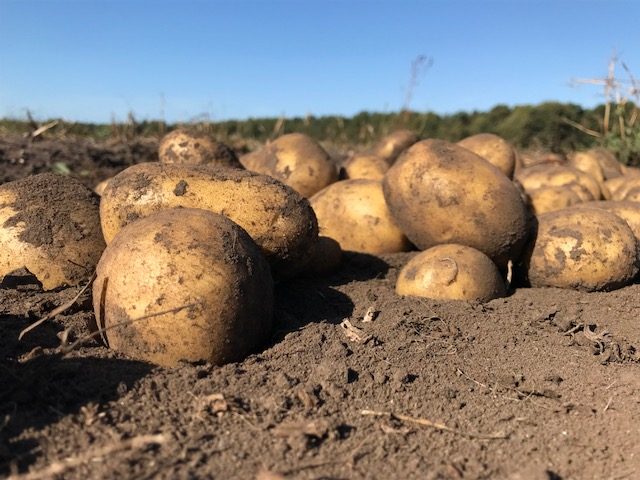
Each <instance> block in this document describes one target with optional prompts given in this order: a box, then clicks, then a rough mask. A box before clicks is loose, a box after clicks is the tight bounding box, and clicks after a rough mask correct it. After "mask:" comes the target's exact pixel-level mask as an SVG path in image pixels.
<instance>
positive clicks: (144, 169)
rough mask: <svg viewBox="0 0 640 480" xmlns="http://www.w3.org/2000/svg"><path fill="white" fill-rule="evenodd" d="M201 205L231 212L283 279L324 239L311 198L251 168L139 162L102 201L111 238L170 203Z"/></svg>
mask: <svg viewBox="0 0 640 480" xmlns="http://www.w3.org/2000/svg"><path fill="white" fill-rule="evenodd" d="M176 207H183V208H201V209H204V210H209V211H211V212H214V213H219V214H222V215H225V216H227V217H229V218H230V219H231V220H233V221H234V222H236V223H237V224H238V225H240V226H241V227H242V228H244V229H245V230H246V231H247V232H248V233H249V235H251V237H252V238H253V239H254V240H255V242H256V243H257V244H258V246H259V247H260V248H261V249H262V251H263V252H264V254H265V255H266V257H267V259H268V260H269V263H270V264H271V266H272V268H273V270H274V275H275V276H277V277H278V278H283V277H287V276H291V275H294V274H295V273H297V272H299V271H301V270H302V269H303V268H304V264H305V262H306V261H307V259H308V252H309V250H310V249H311V248H312V247H313V245H314V244H315V242H316V241H317V238H318V225H317V221H316V217H315V214H314V213H313V210H312V209H311V206H310V205H309V202H308V201H307V200H306V199H305V198H303V197H302V196H300V195H299V194H298V193H296V192H295V191H293V190H292V189H291V188H289V187H287V186H286V185H284V184H282V183H281V182H279V181H277V180H275V179H273V178H271V177H268V176H266V175H259V174H257V173H254V172H249V171H246V170H239V169H233V168H224V167H210V166H206V165H204V166H196V165H163V164H160V163H145V164H138V165H134V166H132V167H129V168H127V169H126V170H124V171H122V172H120V173H119V174H118V175H116V176H115V177H113V179H111V180H110V181H109V184H108V185H107V187H106V188H105V190H104V192H103V195H102V199H101V202H100V218H101V222H102V231H103V233H104V238H105V240H106V241H107V243H109V242H111V240H112V239H113V237H114V236H115V235H116V234H117V233H118V231H120V230H121V229H122V228H123V227H124V226H125V225H128V224H129V223H132V222H134V221H136V220H137V219H139V218H143V217H146V216H149V215H151V214H152V213H155V212H158V211H160V210H166V209H168V208H176Z"/></svg>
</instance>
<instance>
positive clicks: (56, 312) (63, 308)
mask: <svg viewBox="0 0 640 480" xmlns="http://www.w3.org/2000/svg"><path fill="white" fill-rule="evenodd" d="M95 278H96V272H93V275H91V278H90V279H89V282H88V283H87V284H86V285H85V286H84V287H82V289H81V290H80V291H79V292H78V294H77V295H76V296H75V297H73V298H72V299H71V300H69V301H68V302H66V303H63V304H62V305H60V306H59V307H56V308H54V309H53V310H51V311H50V312H49V313H48V314H46V315H45V316H44V317H42V318H41V319H40V320H38V321H36V322H33V323H32V324H31V325H29V326H28V327H27V328H25V329H24V330H22V331H21V332H20V335H18V340H22V337H24V336H25V335H26V334H27V333H29V332H30V331H31V330H33V329H34V328H37V327H39V326H40V325H42V324H43V323H44V322H46V321H47V320H50V319H52V318H53V317H55V316H56V315H60V314H61V313H63V312H64V311H66V310H67V309H69V308H71V307H72V306H73V304H74V303H76V302H77V301H78V299H79V298H80V296H81V295H82V294H83V293H84V292H85V291H86V290H87V288H89V285H91V284H92V283H93V281H94V280H95Z"/></svg>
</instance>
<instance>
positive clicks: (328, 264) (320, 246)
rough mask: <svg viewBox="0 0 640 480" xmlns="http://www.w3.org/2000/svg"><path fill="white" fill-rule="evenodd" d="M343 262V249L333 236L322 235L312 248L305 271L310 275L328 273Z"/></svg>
mask: <svg viewBox="0 0 640 480" xmlns="http://www.w3.org/2000/svg"><path fill="white" fill-rule="evenodd" d="M340 263H342V249H341V248H340V244H339V243H338V242H336V241H335V240H334V239H333V238H329V237H323V236H320V237H319V238H318V241H317V243H316V244H315V247H314V248H313V249H312V250H311V258H310V260H309V263H307V265H306V267H305V269H304V272H305V273H306V274H309V275H319V276H323V275H328V274H330V273H333V272H335V271H336V270H338V268H339V267H340Z"/></svg>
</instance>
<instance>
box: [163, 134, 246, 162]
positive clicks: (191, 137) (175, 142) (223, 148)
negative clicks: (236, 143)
mask: <svg viewBox="0 0 640 480" xmlns="http://www.w3.org/2000/svg"><path fill="white" fill-rule="evenodd" d="M158 159H159V160H160V163H167V164H169V163H177V164H186V165H208V164H212V165H218V166H221V167H232V168H242V165H241V164H240V161H239V160H238V157H237V155H236V153H235V152H234V151H233V150H232V149H231V148H230V147H228V146H227V145H225V144H224V143H222V142H216V141H215V140H213V139H212V138H211V137H209V136H208V135H205V134H202V133H194V132H189V131H187V130H184V129H177V130H173V131H172V132H169V133H167V134H166V135H165V136H164V137H162V139H161V140H160V145H159V147H158Z"/></svg>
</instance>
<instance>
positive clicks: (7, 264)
mask: <svg viewBox="0 0 640 480" xmlns="http://www.w3.org/2000/svg"><path fill="white" fill-rule="evenodd" d="M98 203H99V198H98V196H97V195H96V194H95V193H94V192H92V191H91V190H89V189H88V188H87V187H85V186H84V185H82V184H81V183H80V182H79V181H78V180H75V179H74V178H71V177H67V176H62V175H55V174H53V173H42V174H39V175H32V176H29V177H25V178H23V179H20V180H15V181H13V182H7V183H5V184H3V185H0V278H2V277H4V276H5V275H7V274H9V273H11V272H13V271H14V270H17V269H20V268H23V267H24V268H26V269H27V270H29V272H31V273H32V274H33V275H34V276H35V277H36V278H37V279H38V280H39V281H40V282H41V283H42V287H43V288H44V289H45V290H52V289H54V288H58V287H61V286H64V285H69V286H75V285H79V284H81V283H84V282H86V281H88V280H89V278H90V277H91V274H92V273H93V270H94V268H95V266H96V264H97V263H98V260H99V259H100V255H101V254H102V251H103V250H104V248H105V244H104V240H103V239H102V233H101V231H100V216H99V207H98Z"/></svg>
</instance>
